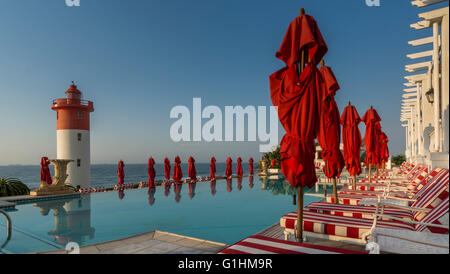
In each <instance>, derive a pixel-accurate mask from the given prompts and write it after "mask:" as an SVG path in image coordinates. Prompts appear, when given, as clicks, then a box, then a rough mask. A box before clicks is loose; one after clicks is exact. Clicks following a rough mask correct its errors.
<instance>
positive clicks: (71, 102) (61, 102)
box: [53, 98, 92, 106]
mask: <svg viewBox="0 0 450 274" xmlns="http://www.w3.org/2000/svg"><path fill="white" fill-rule="evenodd" d="M91 104H92V102H91V101H88V100H81V99H68V98H61V99H54V100H53V105H57V106H67V105H82V106H89V105H91Z"/></svg>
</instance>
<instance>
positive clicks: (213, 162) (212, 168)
mask: <svg viewBox="0 0 450 274" xmlns="http://www.w3.org/2000/svg"><path fill="white" fill-rule="evenodd" d="M209 177H210V178H211V179H215V178H216V158H215V157H214V156H213V157H211V163H210V164H209Z"/></svg>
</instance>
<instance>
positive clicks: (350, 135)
mask: <svg viewBox="0 0 450 274" xmlns="http://www.w3.org/2000/svg"><path fill="white" fill-rule="evenodd" d="M359 123H361V118H360V117H359V114H358V112H357V111H356V108H355V107H354V106H351V105H349V106H347V107H345V109H344V112H343V113H342V116H341V124H342V140H343V142H344V161H345V166H346V167H347V170H348V172H349V173H350V175H351V176H357V175H359V174H361V162H360V160H359V157H360V153H361V145H362V139H361V132H359V128H358V125H359Z"/></svg>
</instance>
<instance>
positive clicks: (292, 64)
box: [270, 12, 328, 241]
mask: <svg viewBox="0 0 450 274" xmlns="http://www.w3.org/2000/svg"><path fill="white" fill-rule="evenodd" d="M300 15H301V16H300V17H297V18H296V19H295V20H294V21H292V22H291V24H290V25H289V28H288V30H287V33H286V35H285V37H284V40H283V42H282V44H281V47H280V50H279V51H278V52H277V54H276V56H277V57H278V58H279V59H281V60H282V61H284V62H285V64H286V67H285V68H283V69H281V70H279V71H277V72H275V73H274V74H272V75H271V76H270V93H271V99H272V103H273V105H274V106H277V107H278V117H279V119H280V122H281V124H282V125H283V128H284V129H285V130H286V135H285V136H284V137H283V139H282V141H281V144H280V145H281V150H280V152H281V170H282V172H283V174H284V176H285V177H286V178H287V180H288V182H289V183H290V184H291V185H292V186H293V187H298V188H299V203H298V219H297V226H298V229H297V231H298V234H297V238H298V240H299V241H302V237H303V235H302V233H303V232H302V231H303V225H302V223H303V219H302V216H303V215H302V214H303V211H302V210H303V187H305V186H307V187H312V186H314V184H315V183H316V182H317V177H316V173H315V168H314V158H315V157H314V156H315V138H316V137H317V135H318V133H319V126H320V123H319V122H320V104H321V102H322V94H321V90H320V88H321V87H320V83H321V81H322V79H321V75H320V72H319V70H318V69H317V67H316V66H317V64H318V63H319V62H320V60H321V59H322V57H323V56H324V55H325V53H326V52H327V51H328V48H327V45H326V44H325V41H324V39H323V37H322V34H321V33H320V30H319V27H318V26H317V23H316V21H315V20H314V18H313V17H312V16H309V15H305V14H302V12H301V13H300ZM308 57H309V58H308ZM299 62H300V66H299V65H298V63H299ZM299 71H300V75H299V73H298V72H299Z"/></svg>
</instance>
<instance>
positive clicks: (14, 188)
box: [0, 177, 30, 197]
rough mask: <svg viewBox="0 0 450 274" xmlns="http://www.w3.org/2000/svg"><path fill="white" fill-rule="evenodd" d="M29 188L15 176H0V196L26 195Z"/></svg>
mask: <svg viewBox="0 0 450 274" xmlns="http://www.w3.org/2000/svg"><path fill="white" fill-rule="evenodd" d="M28 194H30V189H29V188H28V187H27V186H26V185H25V184H24V183H22V182H21V181H20V180H19V179H16V178H10V177H7V178H0V197H8V196H18V195H28Z"/></svg>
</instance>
